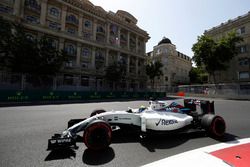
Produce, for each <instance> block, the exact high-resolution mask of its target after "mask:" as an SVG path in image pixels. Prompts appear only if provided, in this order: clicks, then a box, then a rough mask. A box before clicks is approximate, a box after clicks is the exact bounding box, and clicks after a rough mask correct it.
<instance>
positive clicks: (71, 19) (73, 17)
mask: <svg viewBox="0 0 250 167" xmlns="http://www.w3.org/2000/svg"><path fill="white" fill-rule="evenodd" d="M67 21H70V22H73V23H75V24H78V20H77V18H76V16H75V15H73V14H71V15H69V16H68V17H67Z"/></svg>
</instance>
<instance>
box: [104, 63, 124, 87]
mask: <svg viewBox="0 0 250 167" xmlns="http://www.w3.org/2000/svg"><path fill="white" fill-rule="evenodd" d="M125 75H126V66H125V65H121V64H112V65H110V66H108V67H107V68H106V69H105V76H104V77H105V79H106V80H107V81H109V82H111V83H112V85H113V86H114V84H115V85H117V84H119V83H120V82H121V80H122V79H123V78H124V76H125Z"/></svg>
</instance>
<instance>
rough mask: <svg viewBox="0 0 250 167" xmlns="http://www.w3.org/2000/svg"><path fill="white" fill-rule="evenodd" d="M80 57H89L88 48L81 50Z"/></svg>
mask: <svg viewBox="0 0 250 167" xmlns="http://www.w3.org/2000/svg"><path fill="white" fill-rule="evenodd" d="M82 55H83V56H86V57H88V56H89V55H90V50H89V48H83V49H82Z"/></svg>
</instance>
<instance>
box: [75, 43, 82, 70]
mask: <svg viewBox="0 0 250 167" xmlns="http://www.w3.org/2000/svg"><path fill="white" fill-rule="evenodd" d="M81 48H82V45H81V43H77V50H76V66H78V67H80V63H81Z"/></svg>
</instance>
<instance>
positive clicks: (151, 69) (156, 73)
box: [146, 61, 163, 86]
mask: <svg viewBox="0 0 250 167" xmlns="http://www.w3.org/2000/svg"><path fill="white" fill-rule="evenodd" d="M162 67H163V64H162V63H161V62H159V61H156V62H150V63H149V64H147V65H146V74H147V75H148V77H149V79H150V80H151V83H152V86H154V79H155V77H160V76H162V75H163V73H162V69H161V68H162Z"/></svg>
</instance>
